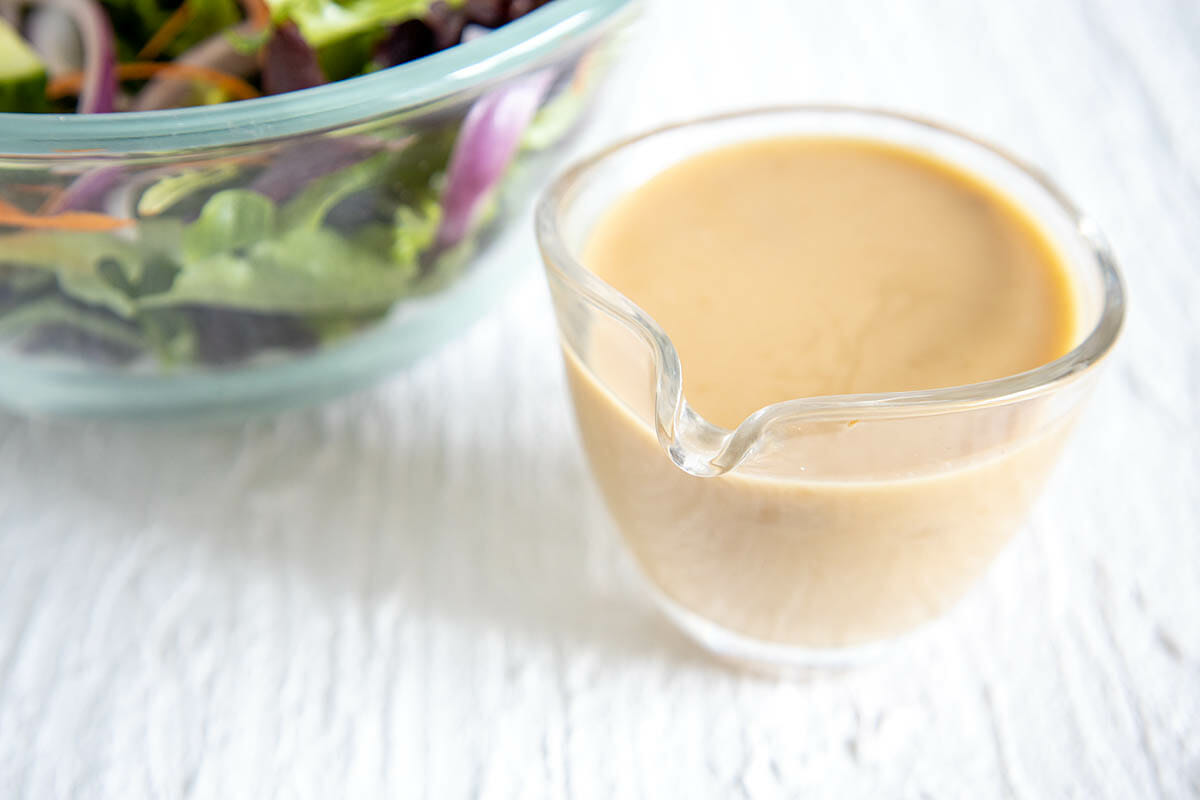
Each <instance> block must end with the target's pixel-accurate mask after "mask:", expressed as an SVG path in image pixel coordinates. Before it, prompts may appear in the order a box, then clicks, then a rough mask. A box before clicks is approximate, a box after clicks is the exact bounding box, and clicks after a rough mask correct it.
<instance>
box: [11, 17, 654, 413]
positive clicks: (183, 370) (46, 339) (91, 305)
mask: <svg viewBox="0 0 1200 800" xmlns="http://www.w3.org/2000/svg"><path fill="white" fill-rule="evenodd" d="M634 7H635V3H633V2H631V0H553V2H550V3H548V4H546V5H544V6H542V7H541V8H539V9H537V10H536V11H533V12H531V13H529V14H527V15H525V16H523V17H521V18H520V19H518V20H516V21H514V22H511V23H509V24H508V25H505V26H503V27H501V28H498V29H496V30H495V31H492V32H489V33H487V34H486V35H483V36H479V37H477V38H474V39H472V40H470V41H467V42H464V43H463V44H460V45H457V46H455V47H452V48H450V49H448V50H444V51H442V52H439V53H436V54H434V55H431V56H427V57H425V58H422V59H419V60H417V61H413V62H410V63H407V64H403V65H401V66H398V67H393V68H390V69H386V70H381V71H379V72H375V73H372V74H368V75H364V76H360V77H356V78H351V79H348V80H343V81H339V82H336V83H331V84H328V85H325V86H321V87H317V88H313V89H307V90H303V91H298V92H293V93H289V94H284V95H277V96H273V97H265V98H260V99H254V100H246V101H241V102H236V103H227V104H223V105H217V106H206V107H196V108H184V109H178V110H171V111H152V112H141V113H123V114H102V115H90V116H84V115H78V116H76V115H69V116H60V115H36V114H0V212H3V213H2V214H0V406H6V407H8V408H9V409H13V410H16V411H19V412H24V413H47V414H68V415H77V416H93V417H127V418H133V419H154V418H165V417H177V416H186V417H206V418H210V417H218V418H219V417H237V416H241V415H244V414H246V413H248V412H256V411H264V410H274V409H278V408H282V407H285V406H289V405H294V404H300V403H308V402H313V401H315V400H319V399H322V398H325V397H328V396H332V395H335V394H338V393H341V392H345V391H347V390H349V389H351V388H354V387H356V386H359V385H362V384H364V383H367V382H370V381H372V380H373V379H376V378H378V377H380V376H382V375H384V374H386V373H387V372H389V371H392V370H395V369H397V368H399V367H402V366H403V365H405V364H407V363H409V362H411V361H413V360H414V359H416V358H418V357H420V356H421V355H423V354H425V353H428V352H429V351H431V350H432V349H434V348H436V347H437V346H438V345H439V344H441V343H443V342H444V341H446V340H447V339H449V338H450V337H452V336H454V335H455V334H456V333H457V332H459V331H461V330H463V329H464V328H465V327H466V326H467V325H468V324H469V323H470V322H472V321H473V320H475V319H476V318H477V317H479V316H480V315H481V314H482V313H483V312H484V311H485V310H486V309H487V308H488V307H489V305H491V304H492V303H494V302H495V301H496V298H497V296H498V295H499V293H500V292H501V291H502V290H503V289H504V287H505V286H506V285H507V284H508V283H509V282H510V280H511V278H512V276H513V275H514V273H515V272H516V270H517V268H518V267H519V265H520V262H521V260H522V255H523V253H524V249H523V248H522V247H521V244H522V237H523V235H525V231H523V230H521V229H520V227H519V226H515V225H513V224H512V222H513V220H514V219H517V218H519V217H521V216H522V215H523V212H524V211H525V210H526V209H527V207H528V204H529V200H530V197H531V194H532V190H533V188H534V187H535V185H536V183H537V180H538V177H539V176H540V175H541V174H542V173H543V172H544V170H545V168H546V167H547V166H548V161H549V160H550V158H551V154H552V153H553V151H554V150H555V149H556V146H557V145H558V144H559V143H560V142H562V141H563V140H564V139H565V138H566V137H568V136H569V135H570V134H571V133H572V132H573V131H574V130H575V129H576V127H577V125H578V123H579V121H580V119H581V117H582V115H583V112H584V111H585V109H586V107H587V105H588V102H589V100H590V98H591V95H592V93H593V91H594V88H595V86H596V84H597V81H598V79H599V77H600V76H601V75H602V74H603V72H604V67H605V65H606V63H607V60H608V58H609V56H610V55H611V51H612V49H613V46H614V43H615V40H616V38H617V33H618V32H619V31H620V30H621V28H622V27H623V26H624V23H626V22H627V21H628V20H629V18H630V17H631V15H632V14H633V12H634Z"/></svg>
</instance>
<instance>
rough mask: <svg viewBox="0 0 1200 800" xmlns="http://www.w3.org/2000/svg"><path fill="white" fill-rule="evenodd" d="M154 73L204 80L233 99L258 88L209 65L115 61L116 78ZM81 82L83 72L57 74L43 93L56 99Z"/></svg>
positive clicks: (73, 91)
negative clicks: (119, 62)
mask: <svg viewBox="0 0 1200 800" xmlns="http://www.w3.org/2000/svg"><path fill="white" fill-rule="evenodd" d="M154 77H163V78H174V79H176V80H189V81H203V82H205V83H210V84H212V85H213V86H216V87H217V88H219V89H223V90H224V91H225V93H226V94H228V95H229V96H231V97H233V98H234V99H235V100H249V99H250V98H252V97H258V96H259V92H258V90H257V89H255V88H254V87H253V86H251V85H250V84H248V83H246V82H245V81H244V80H242V79H241V78H239V77H238V76H236V75H230V74H229V73H228V72H221V71H220V70H219V69H213V68H212V67H202V66H199V65H197V64H183V63H179V62H166V61H131V62H129V63H126V64H117V78H118V79H120V80H123V81H137V80H145V79H147V78H154ZM82 86H83V72H68V73H66V74H64V75H59V76H58V77H56V78H54V80H52V81H50V83H49V84H47V86H46V96H47V97H49V98H50V99H51V100H57V99H58V98H60V97H66V96H67V95H72V94H77V93H78V92H79V89H80V88H81V87H82Z"/></svg>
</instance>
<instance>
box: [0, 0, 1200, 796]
mask: <svg viewBox="0 0 1200 800" xmlns="http://www.w3.org/2000/svg"><path fill="white" fill-rule="evenodd" d="M1135 9H1136V10H1135ZM619 74H620V78H619V82H618V83H617V84H616V85H615V90H614V91H613V92H611V93H610V95H609V97H608V98H607V101H606V104H605V106H604V108H603V111H602V113H600V114H598V115H597V117H596V119H595V120H594V123H595V124H594V125H593V127H592V129H591V130H590V132H589V133H588V135H587V136H586V137H585V141H584V143H583V144H581V145H580V147H581V149H582V148H585V147H589V146H595V145H597V144H599V143H601V142H604V141H608V140H610V139H612V138H613V137H615V136H616V135H618V134H621V133H627V132H631V131H633V130H636V129H640V128H644V127H646V126H648V125H651V124H654V123H657V122H661V121H665V120H668V119H672V118H677V117H682V116H688V115H693V114H697V113H702V112H705V111H710V110H716V109H725V108H732V107H738V106H746V105H751V104H759V103H766V102H795V101H822V100H823V101H838V102H856V103H867V104H878V105H884V106H888V107H892V108H897V109H903V110H908V111H913V112H918V113H922V114H926V115H931V116H933V117H936V118H938V119H941V120H943V121H945V122H948V123H950V124H953V125H956V126H960V127H963V128H966V129H968V130H971V131H974V132H976V133H978V134H981V135H983V136H986V137H988V138H991V139H993V140H995V141H997V142H999V143H1002V144H1003V145H1005V146H1007V147H1009V148H1010V149H1012V150H1014V151H1016V152H1017V153H1019V154H1021V155H1023V156H1025V157H1027V158H1029V159H1030V160H1032V161H1034V162H1036V163H1039V164H1041V165H1043V166H1044V167H1046V168H1047V169H1048V170H1049V171H1050V172H1051V174H1053V175H1054V176H1055V177H1056V178H1057V179H1058V180H1059V181H1060V182H1061V183H1062V184H1063V185H1064V186H1065V187H1066V188H1067V190H1068V191H1069V192H1070V193H1071V194H1072V195H1074V196H1075V197H1076V198H1077V199H1078V200H1079V202H1080V203H1081V204H1082V205H1083V206H1084V207H1085V208H1087V209H1088V210H1089V211H1090V212H1091V213H1092V214H1093V215H1094V216H1095V217H1096V219H1097V220H1099V222H1100V223H1101V225H1102V226H1103V228H1104V229H1105V230H1106V231H1107V232H1108V234H1109V236H1110V238H1111V240H1112V242H1113V244H1114V247H1115V249H1116V252H1117V253H1118V255H1119V257H1120V259H1121V261H1122V263H1123V265H1124V268H1125V272H1126V275H1127V277H1128V282H1129V291H1130V297H1131V302H1132V313H1131V315H1130V317H1129V322H1128V327H1127V329H1126V334H1125V337H1124V340H1123V341H1122V343H1121V346H1120V352H1119V353H1118V355H1117V356H1116V358H1115V360H1114V362H1113V363H1112V365H1111V369H1110V371H1109V373H1108V374H1107V376H1106V378H1105V380H1104V381H1103V382H1102V385H1101V387H1100V389H1099V391H1098V393H1097V396H1096V397H1095V399H1094V402H1093V404H1092V405H1091V408H1090V411H1089V413H1088V414H1087V416H1086V419H1085V420H1084V421H1083V424H1082V425H1081V426H1080V428H1079V430H1078V434H1077V435H1076V437H1075V439H1074V441H1073V443H1072V444H1071V446H1070V448H1069V451H1068V452H1067V454H1066V457H1065V459H1064V462H1063V464H1062V466H1061V468H1060V469H1059V471H1058V472H1057V474H1056V476H1055V478H1054V479H1053V481H1052V483H1051V485H1050V487H1049V488H1048V491H1047V494H1046V496H1045V498H1044V499H1043V501H1042V502H1041V503H1040V504H1039V506H1038V507H1037V509H1036V512H1035V514H1034V516H1033V519H1032V521H1031V523H1030V525H1029V526H1028V528H1027V530H1026V531H1025V532H1024V533H1023V534H1022V535H1021V536H1020V537H1019V539H1018V540H1017V541H1016V543H1015V544H1014V546H1013V547H1012V548H1011V549H1010V550H1009V551H1008V552H1007V553H1006V554H1005V555H1004V557H1003V558H1002V559H1001V562H1000V563H999V564H998V565H997V567H996V569H995V570H993V572H992V573H991V574H990V576H989V578H988V579H987V581H986V583H985V584H984V585H983V586H981V587H980V589H979V590H978V591H976V592H974V593H973V594H972V595H971V596H970V597H969V598H968V599H967V601H966V602H965V603H964V604H963V605H962V606H960V607H959V609H958V610H957V611H956V612H955V613H954V614H953V616H952V617H951V618H950V619H949V620H948V621H947V622H946V623H945V624H944V625H942V626H941V627H939V628H937V629H936V630H935V631H934V632H933V633H932V634H930V635H929V636H928V637H926V638H924V639H921V640H918V642H917V643H914V644H913V645H912V646H910V647H908V648H906V649H904V650H902V651H900V652H898V653H896V655H895V656H894V657H893V658H891V659H890V660H888V661H887V662H885V663H883V664H880V665H877V666H875V667H871V668H869V669H866V670H863V671H860V672H856V673H852V674H848V675H844V676H841V677H837V678H826V679H821V680H816V681H811V682H807V683H787V682H779V681H776V680H772V679H765V678H758V677H752V676H747V675H742V674H738V673H735V672H732V671H730V670H728V669H725V668H723V667H721V666H718V665H717V664H715V663H713V662H712V661H710V660H709V659H707V658H706V657H704V656H703V655H702V654H700V653H699V652H697V651H696V650H695V649H694V648H693V647H692V646H691V645H689V644H688V643H687V642H685V641H684V640H683V639H682V638H681V637H680V636H679V635H678V634H676V633H674V632H673V631H672V630H671V629H670V628H669V627H668V626H667V624H666V623H665V622H663V621H662V620H660V619H659V618H658V617H657V616H656V615H655V614H654V613H653V612H652V611H651V610H650V608H649V606H648V604H647V602H646V601H645V600H644V599H643V598H642V597H641V596H640V595H639V594H638V593H637V591H636V590H635V588H634V584H633V583H632V582H631V580H630V577H629V572H628V570H627V568H626V566H625V564H624V562H623V561H622V558H621V556H619V554H618V551H617V549H616V547H615V546H614V543H613V541H612V538H611V535H610V532H609V530H608V528H607V523H606V522H605V518H604V516H603V513H602V509H601V507H600V505H599V503H598V501H597V499H596V496H595V494H594V493H593V490H592V489H591V486H590V483H589V480H588V477H587V474H586V472H585V470H584V467H583V464H582V461H581V459H580V454H579V450H578V444H577V442H576V439H575V435H574V431H573V429H572V427H571V422H570V420H569V418H568V415H567V411H566V406H565V402H564V395H563V387H562V382H561V377H560V367H559V363H558V354H557V352H556V345H555V336H554V331H553V325H552V320H551V317H550V311H549V307H548V304H547V299H546V297H545V293H544V290H543V288H542V286H541V284H540V282H539V280H538V278H537V277H536V274H535V272H534V269H535V267H534V263H533V262H534V253H533V249H532V244H531V245H530V247H529V250H528V253H529V255H528V258H529V261H530V265H529V275H530V279H529V280H528V281H526V283H525V284H524V285H523V286H522V288H521V289H520V290H518V291H517V292H516V293H515V294H514V295H513V296H512V297H511V298H510V299H509V300H508V301H506V303H505V304H504V305H503V307H502V308H500V309H499V310H498V311H497V312H496V313H495V314H494V315H492V316H491V317H490V318H489V319H487V320H486V321H485V322H483V323H481V324H479V325H478V326H476V327H475V328H474V329H473V330H472V331H471V332H470V333H469V334H468V335H467V336H465V337H464V338H463V339H461V340H460V341H458V342H456V343H454V344H453V345H451V346H449V347H448V348H446V349H445V350H444V351H443V352H441V353H440V354H438V355H437V356H435V357H431V358H429V359H427V360H426V361H424V362H423V363H421V364H420V365H419V366H418V367H417V368H415V369H413V370H412V371H411V372H409V373H407V374H405V375H402V376H399V377H397V378H395V379H394V380H392V381H390V382H388V383H386V384H385V385H383V386H381V387H379V388H378V389H376V390H372V391H369V392H365V393H362V394H360V395H358V396H355V397H351V398H348V399H346V400H343V401H340V402H337V403H334V404H333V405H330V406H328V407H326V408H324V409H319V410H312V411H305V412H299V413H292V414H287V415H284V416H282V417H279V418H277V419H274V420H270V421H266V422H258V423H254V424H249V425H246V426H244V427H239V428H236V429H224V430H216V431H212V430H209V431H188V430H177V429H158V430H144V429H115V428H113V427H111V426H107V425H100V424H76V423H62V422H46V421H25V420H18V419H14V418H9V417H2V418H0V796H3V797H6V798H7V797H13V798H53V797H71V798H98V797H106V798H129V799H132V798H140V797H160V798H175V797H188V798H222V799H224V798H266V797H287V798H290V797H297V798H307V797H322V798H324V797H355V798H368V797H383V796H389V797H428V798H455V797H478V798H567V797H570V798H607V797H622V798H624V797H647V798H662V797H687V798H704V797H720V798H724V797H738V796H745V797H754V798H775V797H805V798H809V797H831V798H852V797H872V798H876V797H879V798H882V797H887V798H958V797H972V798H1070V797H1075V798H1087V799H1088V800H1092V799H1093V798H1095V799H1100V798H1183V797H1192V796H1197V795H1200V414H1198V412H1200V321H1198V320H1200V260H1198V259H1200V257H1198V256H1197V253H1200V135H1198V133H1197V131H1200V6H1198V5H1196V4H1195V3H1193V2H1191V0H1174V1H1173V2H1172V0H1148V2H1145V3H1138V4H1133V3H1128V2H1123V0H1093V1H1091V2H1086V1H1085V0H1075V2H1068V1H1067V0H1061V1H1060V0H1053V1H1047V2H1039V1H1038V0H1020V2H1016V1H1015V0H1013V1H1010V2H986V3H985V2H974V3H958V2H946V1H945V0H942V1H941V2H937V1H936V0H911V1H910V2H905V3H878V2H817V1H816V0H804V2H791V1H790V0H754V1H753V2H745V3H709V4H704V5H703V6H702V5H701V3H699V2H688V0H659V2H654V0H651V3H650V5H649V7H648V10H647V12H646V15H645V17H644V19H643V20H642V22H641V24H640V26H639V29H638V30H637V32H636V34H635V35H634V36H633V38H632V40H631V50H630V52H629V53H628V56H627V58H626V59H625V61H624V62H623V64H622V65H621V68H620V73H619Z"/></svg>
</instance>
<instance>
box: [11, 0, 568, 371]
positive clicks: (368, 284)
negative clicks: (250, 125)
mask: <svg viewBox="0 0 1200 800" xmlns="http://www.w3.org/2000/svg"><path fill="white" fill-rule="evenodd" d="M542 2H545V0H542ZM540 4H541V2H538V0H459V2H429V0H183V2H172V1H171V0H0V112H17V113H30V114H37V113H49V114H66V113H72V112H74V113H80V114H89V113H121V112H127V111H153V110H160V109H168V108H175V107H180V106H194V105H210V104H217V103H227V102H237V101H240V100H246V99H250V98H253V97H258V96H261V95H268V94H278V93H283V92H291V91H296V90H301V89H306V88H309V87H313V86H317V85H320V84H324V83H327V82H331V81H337V80H341V79H345V78H348V77H352V76H355V75H360V74H364V73H367V72H371V71H374V70H378V69H384V68H388V67H391V66H395V65H397V64H401V63H404V62H407V61H411V60H414V59H418V58H422V57H424V56H426V55H429V54H431V53H434V52H436V51H438V50H442V49H445V48H447V47H452V46H455V45H456V44H458V43H460V42H462V41H463V40H464V39H469V38H471V37H474V36H480V35H484V34H486V33H487V31H488V30H489V29H491V28H494V27H497V26H500V25H503V24H506V23H507V22H509V21H510V20H512V19H514V18H516V17H518V16H521V15H522V14H525V13H527V12H529V11H531V10H533V8H535V7H536V6H538V5H540ZM587 62H588V58H587V56H586V55H585V56H584V57H582V58H580V57H577V56H576V57H572V58H571V59H569V61H568V62H567V63H561V64H557V65H554V66H550V67H544V68H541V69H539V70H537V71H535V72H531V73H528V74H525V75H522V76H520V77H519V78H517V79H515V80H512V81H509V82H508V83H505V84H504V85H502V86H501V87H499V88H496V89H493V90H491V91H490V92H488V93H486V94H484V95H482V96H480V97H477V98H474V99H473V100H472V101H471V102H470V103H466V104H462V105H461V107H458V108H447V109H439V110H437V111H435V112H434V113H423V114H422V115H420V116H419V117H416V118H413V117H411V116H410V117H404V116H403V115H395V116H394V117H393V118H390V119H388V118H384V119H381V120H377V121H373V122H367V123H363V124H360V125H357V126H354V127H352V128H347V129H344V130H339V131H335V132H326V133H323V134H313V135H308V136H305V137H297V138H293V139H290V140H287V141H279V142H267V143H257V144H253V145H247V146H244V147H240V148H239V147H232V148H225V149H223V150H222V151H221V152H219V153H212V152H201V153H190V152H186V151H184V152H179V153H171V154H169V156H168V157H164V156H163V155H161V154H159V155H157V156H156V155H154V154H145V155H137V154H133V155H128V156H121V157H119V158H118V157H105V156H104V155H103V154H96V155H94V156H87V155H84V156H81V157H80V158H71V159H69V160H67V161H66V163H65V164H63V165H61V166H58V165H55V166H50V167H49V168H48V167H47V165H46V163H45V162H44V161H43V162H38V161H37V160H35V159H28V158H27V159H22V158H21V157H11V158H10V157H5V156H3V154H2V153H3V123H2V120H0V350H3V351H6V352H10V353H11V352H14V351H15V352H17V353H20V354H22V356H23V357H24V356H26V355H28V354H42V355H45V356H48V357H53V358H58V359H62V358H66V359H75V360H82V361H84V362H87V363H89V364H96V363H103V364H109V365H129V366H134V365H149V366H151V367H164V366H165V367H171V368H178V367H181V366H183V367H187V366H203V365H220V364H231V363H237V362H241V361H244V360H246V359H250V358H254V357H266V356H269V355H270V354H273V353H279V352H287V351H292V352H296V351H303V350H307V349H310V348H314V347H317V346H319V345H321V344H323V343H325V342H328V341H331V340H335V339H338V338H340V337H343V336H345V335H347V334H349V333H352V332H354V331H356V330H359V329H361V328H363V327H364V326H367V325H369V324H371V323H373V322H375V321H378V320H380V319H381V318H383V317H384V316H385V315H386V314H387V313H388V312H389V310H390V309H391V308H392V307H393V306H394V305H395V304H396V303H397V302H398V301H400V300H402V299H404V298H409V297H415V296H419V295H421V294H424V293H429V292H432V291H435V290H437V289H439V288H442V287H443V286H445V285H446V284H447V283H448V282H449V281H451V280H453V279H454V278H455V277H456V276H457V275H458V274H459V273H460V272H461V270H462V268H463V267H464V265H465V264H466V263H467V262H468V260H469V259H470V257H471V256H472V254H473V253H474V251H475V250H476V248H477V247H478V246H479V244H480V241H481V237H483V236H484V235H486V233H487V231H488V230H489V223H491V222H492V220H493V219H495V218H496V216H497V212H498V207H499V204H500V203H501V202H502V198H503V195H504V193H503V191H501V190H502V188H503V186H502V185H503V184H504V183H505V181H506V179H508V178H509V177H511V176H512V175H513V174H514V173H517V172H519V171H520V163H519V161H520V157H521V154H523V153H532V152H534V151H537V150H540V149H543V148H546V147H548V146H549V145H551V144H553V143H554V142H555V141H557V140H558V139H559V138H560V137H562V136H563V135H564V134H565V133H566V132H567V131H568V130H569V129H570V127H571V125H572V123H573V121H574V120H575V118H576V117H577V115H578V113H579V111H580V110H581V109H582V106H583V95H584V93H585V90H586V88H587V78H588V75H589V74H590V70H589V69H587ZM514 162H516V163H514Z"/></svg>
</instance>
